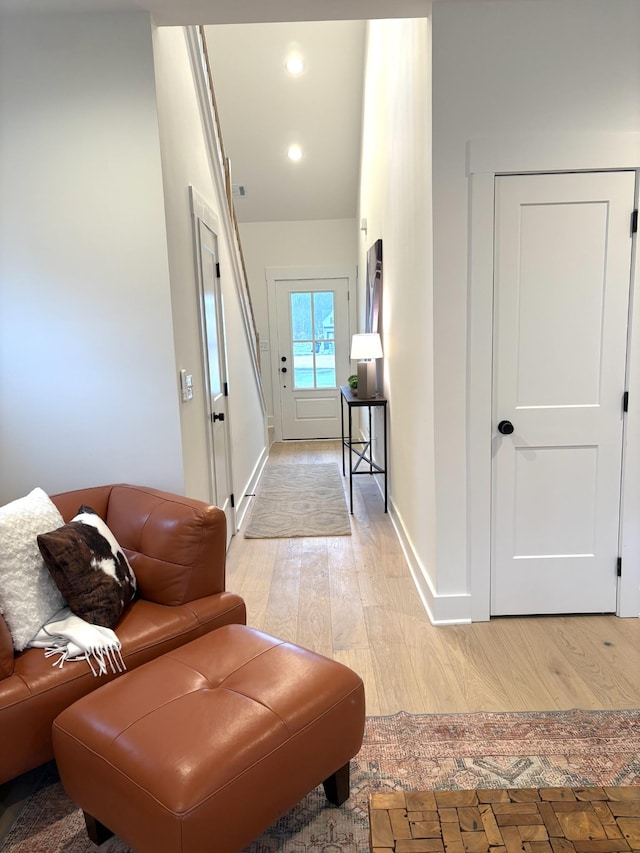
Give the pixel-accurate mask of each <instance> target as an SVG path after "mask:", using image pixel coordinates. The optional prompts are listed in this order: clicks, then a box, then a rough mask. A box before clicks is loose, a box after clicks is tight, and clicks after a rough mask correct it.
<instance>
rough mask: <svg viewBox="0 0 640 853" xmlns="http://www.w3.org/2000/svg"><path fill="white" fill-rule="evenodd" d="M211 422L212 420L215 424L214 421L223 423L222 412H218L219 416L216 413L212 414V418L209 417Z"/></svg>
mask: <svg viewBox="0 0 640 853" xmlns="http://www.w3.org/2000/svg"><path fill="white" fill-rule="evenodd" d="M211 420H212V421H213V422H214V423H215V422H216V421H223V420H224V412H220V414H218V413H217V412H214V413H213V415H212V417H211Z"/></svg>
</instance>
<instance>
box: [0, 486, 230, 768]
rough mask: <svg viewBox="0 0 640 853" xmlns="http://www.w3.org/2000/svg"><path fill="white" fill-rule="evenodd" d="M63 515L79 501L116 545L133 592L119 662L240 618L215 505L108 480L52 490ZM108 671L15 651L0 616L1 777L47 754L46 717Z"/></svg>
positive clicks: (146, 656)
mask: <svg viewBox="0 0 640 853" xmlns="http://www.w3.org/2000/svg"><path fill="white" fill-rule="evenodd" d="M52 500H53V502H54V503H55V504H56V506H57V507H58V509H59V510H60V512H61V513H62V516H63V518H64V520H65V521H68V520H70V519H71V518H72V517H73V516H74V515H75V514H76V512H77V511H78V508H79V506H80V505H81V504H86V505H88V506H91V507H92V508H93V509H94V510H95V511H96V512H97V513H98V515H100V516H101V517H102V518H103V519H104V520H105V522H106V523H107V525H108V526H109V528H110V529H111V530H112V532H113V534H114V536H115V537H116V539H117V540H118V542H119V543H120V545H121V546H122V549H123V550H124V552H125V553H126V555H127V558H128V559H129V562H130V563H131V567H132V568H133V570H134V572H135V574H136V579H137V582H138V594H137V596H136V599H135V600H134V601H133V603H132V604H131V605H130V606H129V607H128V608H127V610H126V611H125V613H124V614H123V616H122V618H121V620H120V621H119V623H118V624H117V626H116V628H115V630H116V633H117V635H118V638H119V640H120V641H121V643H122V656H123V658H124V661H125V663H126V665H127V668H128V669H130V670H131V669H134V668H135V667H137V666H140V664H143V663H146V662H147V661H149V660H152V659H153V658H156V657H158V656H159V655H161V654H164V653H165V652H167V651H170V650H171V649H175V648H177V647H178V646H181V645H183V644H184V643H187V642H189V641H190V640H193V639H195V638H196V637H200V636H202V635H203V634H206V633H208V632H209V631H213V630H215V629H216V628H219V627H220V626H222V625H228V624H232V623H239V624H245V622H246V610H245V605H244V602H243V600H242V599H241V598H240V596H238V595H235V594H234V593H232V592H226V591H225V557H226V519H225V516H224V513H223V512H222V511H221V510H220V509H217V508H216V507H212V506H208V505H207V504H205V503H203V502H201V501H196V500H191V499H189V498H185V497H181V496H179V495H173V494H170V493H168V492H161V491H157V490H155V489H148V488H144V487H141V486H129V485H112V486H100V487H97V488H90V489H80V490H78V491H73V492H65V493H64V494H60V495H53V496H52ZM115 677H117V676H116V675H114V674H111V673H110V674H109V675H106V676H100V677H98V678H96V677H94V676H93V674H92V672H91V670H90V669H89V667H88V666H87V665H86V664H85V663H84V661H80V662H69V663H66V664H65V665H64V667H63V668H62V669H58V668H56V667H53V666H52V665H51V661H50V660H48V659H46V658H45V657H44V654H43V651H42V649H26V650H25V651H23V652H19V653H15V652H14V650H13V644H12V640H11V635H10V633H9V629H8V627H7V625H6V623H5V621H4V620H3V619H2V617H1V616H0V731H1V732H2V742H3V748H2V750H1V751H0V783H2V782H5V781H7V780H9V779H12V778H14V777H15V776H17V775H19V774H20V773H24V772H25V771H27V770H30V769H31V768H33V767H37V766H38V765H39V764H42V763H44V762H45V761H49V760H50V759H51V758H53V749H52V745H51V724H52V723H53V720H54V719H55V718H56V717H57V715H58V714H59V713H60V712H61V711H62V710H63V709H64V708H66V707H67V706H68V705H70V704H71V703H72V702H75V701H76V699H79V698H80V697H81V696H84V695H85V694H86V693H89V692H91V691H92V690H95V689H96V688H99V687H100V686H101V685H103V684H105V683H106V682H107V681H110V680H112V679H113V678H115Z"/></svg>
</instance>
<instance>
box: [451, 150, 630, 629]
mask: <svg viewBox="0 0 640 853" xmlns="http://www.w3.org/2000/svg"><path fill="white" fill-rule="evenodd" d="M467 164H468V165H467V175H468V178H469V181H468V192H469V220H468V221H469V241H468V244H469V267H468V270H469V277H468V307H469V313H468V317H469V324H468V329H467V352H468V360H467V364H468V372H467V412H468V420H467V545H468V547H467V554H468V564H467V571H468V576H469V578H470V589H469V592H470V596H469V598H470V601H469V605H470V607H469V612H468V614H467V618H470V619H471V620H472V621H483V620H488V619H489V615H490V591H491V455H490V447H491V436H492V412H491V406H492V355H493V265H494V257H493V234H494V182H495V176H496V175H498V174H505V175H508V174H522V173H538V172H540V173H544V172H582V171H584V172H587V171H606V170H618V169H633V170H636V199H635V207H636V208H637V207H638V184H639V183H640V133H607V134H559V135H555V134H549V135H547V134H545V135H526V136H524V135H523V136H510V137H504V138H500V139H497V138H495V139H491V138H485V139H477V140H471V141H470V142H469V143H468V146H467ZM630 213H631V211H630ZM636 247H637V234H636V235H635V237H634V240H633V249H632V252H633V254H632V261H631V309H630V315H629V331H628V348H627V382H626V388H627V389H631V393H630V396H629V411H628V413H627V415H626V418H627V422H626V425H625V436H624V446H623V464H622V507H621V517H620V548H621V550H620V554H621V556H622V577H621V578H620V579H619V582H618V583H619V585H618V609H617V615H618V616H638V615H640V391H638V392H636V391H634V389H635V388H640V298H634V295H636V296H637V295H638V294H640V264H638V262H637V258H636V256H637V252H636ZM460 615H461V616H463V614H462V613H461V614H460ZM463 618H464V617H463Z"/></svg>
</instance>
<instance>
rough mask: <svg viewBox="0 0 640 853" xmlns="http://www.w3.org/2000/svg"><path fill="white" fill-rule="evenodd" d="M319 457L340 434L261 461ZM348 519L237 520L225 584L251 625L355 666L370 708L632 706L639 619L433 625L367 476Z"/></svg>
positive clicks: (276, 451)
mask: <svg viewBox="0 0 640 853" xmlns="http://www.w3.org/2000/svg"><path fill="white" fill-rule="evenodd" d="M326 462H336V463H337V464H338V465H339V467H340V469H341V465H342V462H341V446H340V442H339V441H326V442H323V441H316V442H281V443H277V444H274V445H273V446H272V448H271V451H270V458H269V463H268V464H269V465H274V464H313V463H326ZM341 470H342V469H341ZM344 485H345V493H346V494H348V478H345V480H344ZM351 520H352V535H351V536H339V537H326V538H325V537H323V538H309V539H306V538H303V539H245V538H244V537H243V535H242V530H241V531H240V532H239V533H238V535H236V536H235V537H234V539H233V541H232V543H231V547H230V549H229V554H228V561H227V588H228V589H230V590H233V591H235V592H238V593H239V594H240V595H242V596H243V597H244V598H245V600H246V602H247V610H248V616H247V621H248V624H250V625H252V626H254V627H256V628H259V629H261V630H263V631H266V632H267V633H270V634H274V635H275V636H278V637H282V638H283V639H286V640H289V641H291V642H295V643H298V644H300V645H303V646H307V647H308V648H310V649H314V650H315V651H318V652H320V653H322V654H324V655H327V656H328V657H331V658H334V659H335V660H338V661H341V662H343V663H345V664H347V665H348V666H350V667H352V668H353V669H355V670H356V671H357V672H358V673H360V675H361V676H362V678H363V680H364V682H365V687H366V695H367V713H368V714H376V715H377V714H394V713H396V712H397V711H399V710H404V711H409V712H412V713H445V712H454V711H459V712H469V711H537V710H554V709H565V710H566V709H571V708H585V709H589V708H591V709H607V708H619V709H621V708H640V619H618V618H617V617H615V616H601V615H596V616H545V617H528V618H505V617H501V618H499V619H492V620H491V621H489V622H477V623H474V624H471V625H447V626H439V627H434V626H433V625H431V623H430V621H429V618H428V616H427V614H426V612H425V610H424V607H423V605H422V603H421V601H420V598H419V597H418V594H417V592H416V589H415V586H414V583H413V580H412V578H411V575H410V572H409V569H408V566H407V564H406V561H405V558H404V555H403V552H402V549H401V547H400V543H399V541H398V539H397V537H396V534H395V531H394V528H393V525H392V523H391V520H390V517H389V516H388V515H386V514H385V513H384V505H383V500H382V497H381V495H380V492H379V490H378V488H377V486H376V483H375V478H374V477H368V476H363V477H356V478H354V514H353V516H351Z"/></svg>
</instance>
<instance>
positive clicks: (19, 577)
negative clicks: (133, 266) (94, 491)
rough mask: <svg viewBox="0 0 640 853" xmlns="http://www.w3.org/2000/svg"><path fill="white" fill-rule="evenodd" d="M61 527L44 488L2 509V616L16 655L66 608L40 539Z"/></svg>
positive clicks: (0, 582)
mask: <svg viewBox="0 0 640 853" xmlns="http://www.w3.org/2000/svg"><path fill="white" fill-rule="evenodd" d="M63 524H64V519H63V518H62V516H61V515H60V513H59V512H58V509H57V507H56V506H55V504H54V503H53V501H52V500H51V499H50V498H49V496H48V495H47V494H46V493H45V492H44V491H43V490H42V489H34V490H33V491H32V492H30V493H29V494H28V495H26V496H25V497H23V498H18V500H15V501H12V502H11V503H8V504H6V505H5V506H2V507H0V612H1V613H2V614H3V616H4V618H5V621H6V623H7V625H8V626H9V630H10V631H11V636H12V637H13V646H14V648H15V649H16V651H22V649H24V648H25V647H26V646H27V645H28V643H29V641H30V640H31V639H32V637H34V636H35V634H36V633H37V632H38V631H39V630H40V628H41V627H42V625H44V623H45V622H48V620H49V619H50V617H51V616H53V614H54V613H56V612H57V611H58V610H60V608H61V607H64V599H63V598H62V596H61V595H60V592H59V590H58V588H57V586H56V585H55V583H54V582H53V580H52V578H51V575H50V574H49V572H48V570H47V568H46V566H45V564H44V561H43V559H42V555H41V554H40V550H39V549H38V542H37V539H36V537H37V536H38V535H39V534H40V533H49V532H50V531H52V530H55V529H56V528H58V527H61V526H62V525H63Z"/></svg>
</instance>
